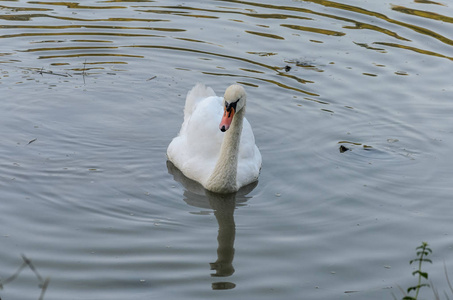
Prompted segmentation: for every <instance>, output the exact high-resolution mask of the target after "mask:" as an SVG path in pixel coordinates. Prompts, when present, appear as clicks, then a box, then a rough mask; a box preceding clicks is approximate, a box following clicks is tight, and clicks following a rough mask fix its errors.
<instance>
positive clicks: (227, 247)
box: [167, 161, 258, 290]
mask: <svg viewBox="0 0 453 300" xmlns="http://www.w3.org/2000/svg"><path fill="white" fill-rule="evenodd" d="M167 168H168V173H170V174H171V175H173V178H174V179H175V180H176V181H178V182H180V183H181V184H182V185H183V186H184V187H185V189H186V190H185V191H184V201H185V202H186V203H187V204H189V205H191V206H195V207H199V208H205V209H212V210H213V211H214V215H215V217H216V219H217V223H218V224H219V233H218V235H217V242H218V247H217V260H216V261H215V262H213V263H210V266H211V270H213V271H215V272H214V273H212V274H211V276H212V277H228V276H231V275H233V273H234V267H233V259H234V239H235V236H236V224H235V223H234V210H235V208H236V207H239V206H243V205H244V203H245V202H246V201H247V200H248V199H250V198H251V197H247V194H248V193H250V192H251V191H252V190H253V189H254V188H255V187H256V186H257V184H258V182H254V183H252V184H250V185H248V186H245V187H243V188H242V189H240V190H239V191H238V192H236V193H233V194H216V193H212V192H210V191H207V190H205V189H204V188H203V187H202V186H201V185H200V184H199V183H198V182H195V181H193V180H191V179H189V178H187V177H185V176H184V175H183V174H182V173H181V171H179V169H178V168H176V167H175V166H174V165H173V164H172V163H171V162H170V161H167ZM235 286H236V285H235V284H234V283H233V282H225V281H222V282H214V283H213V284H212V289H214V290H225V289H232V288H234V287H235Z"/></svg>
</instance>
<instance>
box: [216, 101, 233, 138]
mask: <svg viewBox="0 0 453 300" xmlns="http://www.w3.org/2000/svg"><path fill="white" fill-rule="evenodd" d="M233 116H234V108H233V107H230V109H228V110H227V108H226V107H225V109H224V112H223V118H222V121H220V125H219V129H220V131H222V132H225V131H227V130H228V128H230V125H231V122H232V121H233Z"/></svg>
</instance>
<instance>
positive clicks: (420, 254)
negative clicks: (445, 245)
mask: <svg viewBox="0 0 453 300" xmlns="http://www.w3.org/2000/svg"><path fill="white" fill-rule="evenodd" d="M415 251H416V252H417V258H415V259H412V260H411V261H410V262H409V264H413V263H418V269H417V270H415V271H414V272H412V275H414V276H417V275H418V283H417V285H415V286H411V287H409V288H408V289H407V294H410V293H411V292H412V291H415V296H414V297H412V296H409V295H406V296H404V298H403V300H417V298H418V293H419V292H420V289H421V288H422V287H424V286H427V287H429V286H430V285H429V284H428V283H422V278H424V279H425V280H428V272H423V271H422V264H423V263H424V262H429V263H431V264H432V263H433V262H432V261H431V260H430V259H429V258H426V257H427V256H428V255H429V254H431V253H433V251H432V250H431V248H429V246H428V243H426V242H422V244H421V246H418V247H417V248H415Z"/></svg>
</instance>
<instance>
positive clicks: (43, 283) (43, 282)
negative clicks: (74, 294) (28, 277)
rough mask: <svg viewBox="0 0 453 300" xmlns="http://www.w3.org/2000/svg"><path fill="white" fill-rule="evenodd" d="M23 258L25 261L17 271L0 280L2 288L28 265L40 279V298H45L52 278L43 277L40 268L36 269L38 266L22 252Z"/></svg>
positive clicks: (40, 299)
mask: <svg viewBox="0 0 453 300" xmlns="http://www.w3.org/2000/svg"><path fill="white" fill-rule="evenodd" d="M22 259H23V260H24V262H23V263H22V265H21V266H20V267H19V269H17V271H16V273H14V274H13V275H11V276H10V277H8V278H6V279H5V280H2V281H0V290H2V289H3V286H5V285H6V284H8V283H10V282H11V281H13V280H14V279H16V278H17V277H18V276H19V274H20V273H21V272H22V270H23V269H25V268H26V267H28V268H29V269H30V270H32V271H33V273H34V274H35V275H36V278H37V279H38V281H39V288H40V289H41V295H40V296H39V300H42V299H44V294H45V293H46V290H47V286H48V285H49V282H50V278H49V277H47V278H46V279H43V278H42V276H41V275H40V274H39V273H38V270H36V267H35V266H34V265H33V263H32V262H31V260H30V259H28V258H27V257H26V256H25V255H23V254H22Z"/></svg>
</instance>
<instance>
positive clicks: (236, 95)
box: [219, 84, 247, 132]
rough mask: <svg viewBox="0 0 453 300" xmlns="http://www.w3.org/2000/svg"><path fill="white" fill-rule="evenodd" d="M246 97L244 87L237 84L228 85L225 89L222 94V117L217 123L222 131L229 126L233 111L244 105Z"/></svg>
mask: <svg viewBox="0 0 453 300" xmlns="http://www.w3.org/2000/svg"><path fill="white" fill-rule="evenodd" d="M246 98H247V95H246V94H245V89H244V88H243V87H242V86H240V85H239V84H233V85H230V86H229V87H228V88H227V89H226V91H225V95H224V96H223V109H224V112H223V118H222V121H221V122H220V125H219V128H220V130H221V131H222V132H225V131H227V130H228V128H230V125H231V122H232V121H233V117H234V115H235V113H237V112H238V111H240V110H241V109H243V108H244V107H245V101H246Z"/></svg>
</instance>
